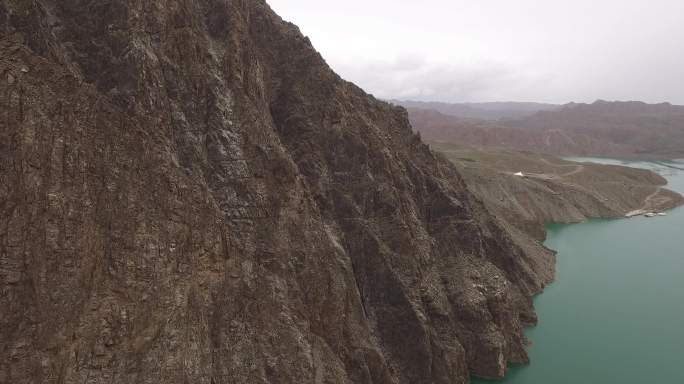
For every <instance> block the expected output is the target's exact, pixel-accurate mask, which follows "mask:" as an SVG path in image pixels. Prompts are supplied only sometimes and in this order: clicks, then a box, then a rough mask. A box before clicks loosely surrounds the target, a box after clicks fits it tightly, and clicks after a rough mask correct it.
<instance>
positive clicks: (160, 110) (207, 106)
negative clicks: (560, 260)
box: [0, 0, 553, 384]
mask: <svg viewBox="0 0 684 384" xmlns="http://www.w3.org/2000/svg"><path fill="white" fill-rule="evenodd" d="M0 33H2V35H1V38H0V52H2V55H1V56H0V74H1V75H0V104H2V105H3V108H2V116H1V118H0V212H2V214H1V215H0V289H2V295H0V382H11V383H79V384H80V383H112V382H122V383H129V382H130V383H133V382H136V383H137V382H140V383H158V382H164V383H187V382H193V383H231V384H233V383H250V384H253V383H375V384H388V383H402V384H403V383H411V384H416V383H426V384H427V383H445V384H446V383H465V382H467V381H468V376H469V373H470V372H473V373H475V374H477V375H480V376H485V377H501V376H502V375H503V374H504V373H505V370H506V365H507V363H509V362H526V361H527V355H526V353H525V351H524V346H525V339H524V336H523V334H522V330H523V326H524V325H526V324H532V323H534V322H535V315H534V313H533V310H532V302H531V297H532V296H533V295H534V294H536V293H539V292H540V290H541V289H542V287H543V286H544V284H546V283H548V282H549V281H551V279H552V275H553V258H552V255H551V254H550V253H549V252H548V251H547V250H545V249H543V248H541V247H539V246H538V244H535V245H532V246H530V247H529V248H526V249H525V250H523V249H522V248H520V247H519V246H517V245H516V244H515V243H514V242H513V240H512V239H511V237H510V236H509V235H508V234H507V233H506V232H505V231H504V229H503V228H502V227H501V226H500V225H499V224H498V222H497V221H496V220H494V219H493V218H492V217H491V216H490V215H489V214H488V212H487V211H486V209H484V207H483V206H482V204H481V203H479V202H478V201H477V199H475V198H474V197H473V196H472V195H471V194H470V193H469V192H468V190H467V188H466V187H465V185H464V183H463V180H462V179H461V177H460V175H459V174H458V173H457V172H456V171H455V169H454V168H453V167H452V166H451V164H449V163H448V162H447V161H445V160H442V159H441V158H440V157H437V156H435V155H434V154H433V153H432V152H430V150H429V149H428V148H427V146H425V145H424V144H423V143H422V142H421V141H420V140H419V139H418V138H417V137H416V136H415V135H414V134H413V133H412V132H411V127H410V125H409V122H408V117H407V115H406V113H405V111H404V110H403V109H400V108H395V107H392V106H390V105H388V104H385V103H383V102H379V101H377V100H375V99H373V98H372V97H370V96H368V95H367V94H365V93H364V92H363V91H362V90H360V89H359V88H357V87H355V86H354V85H353V84H350V83H347V82H344V81H342V80H341V79H340V78H339V77H338V76H337V75H336V74H334V73H333V72H332V71H331V70H330V69H329V68H328V66H327V65H326V64H325V62H324V61H323V59H322V58H321V57H320V56H319V55H318V53H317V52H316V51H315V50H314V49H313V48H312V47H311V44H310V42H309V41H308V39H306V38H305V37H304V36H302V35H301V34H300V32H299V31H298V30H297V28H296V27H295V26H293V25H291V24H289V23H286V22H284V21H282V20H281V19H280V18H279V17H278V16H276V15H275V14H274V13H273V12H272V11H271V10H270V8H269V7H268V6H267V5H266V4H265V3H264V2H263V1H260V0H243V1H239V0H234V1H225V0H201V1H196V0H168V1H148V2H137V1H133V0H130V1H125V0H95V1H88V2H84V1H78V0H60V1H56V0H43V1H35V2H24V1H5V2H2V3H0Z"/></svg>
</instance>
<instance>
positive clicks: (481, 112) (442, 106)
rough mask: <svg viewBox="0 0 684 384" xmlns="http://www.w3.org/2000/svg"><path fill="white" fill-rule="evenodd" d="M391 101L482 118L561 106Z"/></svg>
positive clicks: (415, 107) (505, 117)
mask: <svg viewBox="0 0 684 384" xmlns="http://www.w3.org/2000/svg"><path fill="white" fill-rule="evenodd" d="M391 102H392V103H394V104H397V105H401V106H402V107H405V108H408V109H427V110H433V111H437V112H440V113H443V114H445V115H450V116H458V117H463V118H472V119H483V120H498V119H511V118H520V117H525V116H529V115H533V114H535V113H537V112H540V111H554V110H557V109H559V108H561V105H558V104H543V103H523V102H493V103H457V104H450V103H440V102H423V101H406V100H392V101H391Z"/></svg>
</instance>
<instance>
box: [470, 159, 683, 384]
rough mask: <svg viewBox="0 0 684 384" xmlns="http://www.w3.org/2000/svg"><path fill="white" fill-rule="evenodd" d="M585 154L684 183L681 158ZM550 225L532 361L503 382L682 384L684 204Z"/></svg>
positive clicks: (676, 185) (677, 186)
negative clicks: (549, 279) (552, 268)
mask: <svg viewBox="0 0 684 384" xmlns="http://www.w3.org/2000/svg"><path fill="white" fill-rule="evenodd" d="M591 160H592V161H596V162H602V163H611V164H622V165H629V166H633V167H639V168H648V169H653V170H655V171H657V172H659V173H661V174H662V175H663V176H665V177H666V178H667V179H668V181H669V186H668V188H670V189H673V190H676V191H678V192H680V193H684V161H676V162H671V163H666V164H663V163H659V164H655V163H643V162H640V163H631V162H622V161H618V160H606V159H600V160H599V159H591ZM585 161H588V159H585ZM678 168H682V169H678ZM548 233H549V236H548V240H547V242H546V245H547V246H548V247H550V248H552V249H555V250H557V251H558V265H557V282H555V283H554V284H553V285H551V286H549V287H548V288H547V289H546V291H545V292H544V293H543V294H542V295H540V296H539V297H538V298H537V299H536V300H535V305H536V308H537V313H538V315H539V325H538V326H537V327H535V328H532V329H530V330H529V331H528V337H529V338H530V340H532V342H533V345H532V346H531V347H530V349H529V352H530V358H531V360H532V363H531V364H530V365H529V366H524V367H513V368H511V371H510V373H509V376H508V377H507V378H506V379H505V380H503V381H502V383H505V384H522V383H524V384H578V383H582V384H584V383H586V384H613V383H615V384H649V383H668V384H669V383H672V384H684V209H682V208H679V209H676V210H674V211H672V212H670V213H669V216H667V217H658V218H645V217H638V218H633V219H629V220H593V221H590V222H587V223H583V224H574V225H551V226H549V227H548ZM473 382H474V383H490V384H491V382H487V381H481V380H473Z"/></svg>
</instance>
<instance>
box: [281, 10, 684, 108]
mask: <svg viewBox="0 0 684 384" xmlns="http://www.w3.org/2000/svg"><path fill="white" fill-rule="evenodd" d="M269 3H270V4H271V6H272V7H273V8H274V10H275V11H276V12H278V13H279V14H280V15H281V16H282V17H283V18H285V19H286V20H288V21H292V22H294V23H295V24H297V25H298V26H299V27H300V28H301V30H302V32H303V33H304V34H305V35H307V36H309V38H310V39H311V41H312V42H313V44H314V46H315V47H316V48H317V49H318V50H319V51H320V52H321V53H322V54H323V56H324V57H325V59H326V60H327V61H328V63H329V64H330V65H331V66H332V67H333V69H335V71H337V72H338V73H339V74H340V75H341V76H342V77H344V78H345V79H347V80H350V81H353V82H355V83H357V84H358V85H360V86H361V87H363V88H364V89H365V90H366V91H368V92H370V93H373V94H374V95H376V96H377V97H381V98H401V99H416V100H436V101H446V102H466V101H508V100H514V101H543V102H555V103H566V102H570V101H576V102H591V101H594V100H596V99H607V100H643V101H648V102H661V101H670V102H673V103H677V104H684V0H422V1H416V0H345V1H332V0H270V1H269Z"/></svg>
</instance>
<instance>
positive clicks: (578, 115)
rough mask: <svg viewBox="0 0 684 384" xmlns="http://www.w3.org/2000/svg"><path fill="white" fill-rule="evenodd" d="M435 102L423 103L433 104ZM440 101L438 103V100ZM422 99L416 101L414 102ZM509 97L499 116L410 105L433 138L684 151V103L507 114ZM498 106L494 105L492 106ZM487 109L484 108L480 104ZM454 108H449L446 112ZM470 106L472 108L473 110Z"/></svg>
mask: <svg viewBox="0 0 684 384" xmlns="http://www.w3.org/2000/svg"><path fill="white" fill-rule="evenodd" d="M428 104H433V103H423V105H425V106H427V105H428ZM435 104H436V103H435ZM412 105H416V104H412ZM510 105H514V106H515V105H516V104H515V103H503V104H500V106H501V107H502V108H501V109H499V110H496V109H495V112H494V113H493V114H492V116H494V115H497V114H498V116H499V117H498V119H496V120H494V119H493V118H489V119H485V118H474V117H473V116H472V114H470V113H465V114H463V115H459V114H458V113H457V112H456V111H457V110H458V108H460V107H461V106H462V104H455V106H456V107H454V108H451V109H450V108H447V107H445V106H442V107H441V108H440V110H436V109H426V108H416V107H408V110H409V115H410V119H411V122H412V124H413V127H414V129H415V130H417V131H419V132H420V133H421V135H422V136H423V137H424V138H425V139H426V140H429V141H448V142H453V143H459V144H463V145H472V146H489V147H501V148H510V149H519V150H528V151H535V152H540V153H550V154H555V155H562V156H563V155H593V156H623V157H653V158H682V157H684V106H678V105H672V104H669V103H663V104H646V103H643V102H636V101H629V102H608V101H603V100H599V101H596V102H594V103H592V104H578V103H570V104H566V105H563V106H559V107H557V108H551V107H550V106H548V105H545V104H539V105H538V106H539V108H544V106H548V107H549V108H550V109H546V110H536V111H534V112H531V113H528V114H526V115H525V114H524V113H523V112H522V111H523V110H524V108H525V107H523V106H526V107H527V108H529V109H528V111H530V110H531V109H532V108H534V107H533V105H534V104H529V103H522V104H521V105H519V107H520V109H518V111H519V112H520V114H522V116H517V117H514V116H511V115H510V114H509V115H507V116H506V115H504V112H503V111H504V110H505V109H506V110H510V108H504V107H507V106H510ZM491 107H492V108H494V106H491ZM480 110H484V109H480ZM445 111H449V113H447V112H445ZM467 112H469V111H467Z"/></svg>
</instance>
